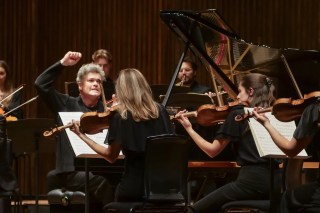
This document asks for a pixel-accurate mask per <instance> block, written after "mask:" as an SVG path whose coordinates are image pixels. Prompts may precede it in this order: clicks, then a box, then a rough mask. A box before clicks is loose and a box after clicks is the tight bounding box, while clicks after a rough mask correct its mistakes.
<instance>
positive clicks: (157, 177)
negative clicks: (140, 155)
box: [145, 135, 188, 202]
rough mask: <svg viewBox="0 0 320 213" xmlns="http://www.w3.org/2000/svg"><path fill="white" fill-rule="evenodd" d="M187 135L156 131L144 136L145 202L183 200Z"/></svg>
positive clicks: (185, 188)
mask: <svg viewBox="0 0 320 213" xmlns="http://www.w3.org/2000/svg"><path fill="white" fill-rule="evenodd" d="M187 149H188V144H187V138H186V137H185V136H181V135H157V136H152V137H148V138H147V143H146V159H145V196H146V197H145V198H146V201H147V202H185V201H186V194H187V170H188V157H187V155H188V150H187Z"/></svg>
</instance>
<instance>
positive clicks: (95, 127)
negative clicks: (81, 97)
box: [43, 105, 118, 137]
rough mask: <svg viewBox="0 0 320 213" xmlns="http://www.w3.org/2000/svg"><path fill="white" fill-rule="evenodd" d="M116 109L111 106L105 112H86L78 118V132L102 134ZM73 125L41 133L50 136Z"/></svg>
mask: <svg viewBox="0 0 320 213" xmlns="http://www.w3.org/2000/svg"><path fill="white" fill-rule="evenodd" d="M117 108H118V106H117V105H115V106H112V107H110V108H109V110H108V111H106V112H86V113H84V114H83V115H82V116H81V117H80V130H81V132H82V133H85V134H89V135H94V134H97V133H99V132H102V131H103V130H104V129H108V128H109V125H110V119H111V117H112V115H113V114H114V112H115V110H116V109H117ZM72 126H73V124H72V123H69V124H67V125H63V126H58V127H55V128H52V129H51V130H47V131H44V132H43V136H45V137H49V136H52V135H54V134H56V133H58V132H60V131H62V130H64V129H67V128H70V127H72Z"/></svg>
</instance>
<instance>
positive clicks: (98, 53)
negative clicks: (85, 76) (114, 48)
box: [92, 49, 112, 63]
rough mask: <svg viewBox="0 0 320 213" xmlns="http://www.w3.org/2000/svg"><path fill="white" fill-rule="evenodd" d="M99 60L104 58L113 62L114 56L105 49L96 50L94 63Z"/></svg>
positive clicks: (93, 55)
mask: <svg viewBox="0 0 320 213" xmlns="http://www.w3.org/2000/svg"><path fill="white" fill-rule="evenodd" d="M99 58H104V59H106V60H107V61H108V62H110V63H111V62H112V55H111V53H110V52H108V50H105V49H99V50H96V51H95V52H94V53H93V54H92V61H93V62H96V61H97V60H98V59H99Z"/></svg>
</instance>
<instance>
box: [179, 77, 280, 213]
mask: <svg viewBox="0 0 320 213" xmlns="http://www.w3.org/2000/svg"><path fill="white" fill-rule="evenodd" d="M238 89H239V94H238V96H237V99H238V100H239V101H240V102H241V103H242V104H243V105H246V106H249V107H254V106H261V107H269V106H270V105H272V103H273V102H274V100H275V97H274V96H275V87H274V85H273V84H272V82H271V80H270V79H269V78H268V77H267V76H265V75H262V74H257V73H251V74H247V75H244V76H243V77H242V78H241V79H240V81H239V85H238ZM243 112H244V109H243V106H236V107H233V108H232V109H231V111H230V113H229V115H228V116H227V118H226V120H225V122H224V123H223V125H222V126H221V127H220V129H219V130H218V131H217V132H216V136H215V139H214V140H213V142H210V141H207V140H205V139H203V138H202V137H201V136H200V135H199V134H198V133H197V132H196V131H194V130H193V128H192V125H191V123H190V122H189V120H188V118H186V117H184V116H183V113H184V112H183V111H181V112H179V113H178V121H179V122H180V123H181V124H182V125H183V127H184V128H185V129H186V131H187V132H188V134H189V135H190V137H191V138H192V139H193V141H194V142H195V143H196V144H197V145H198V146H199V147H200V148H201V149H202V150H203V152H205V153H206V154H207V155H208V156H210V157H211V158H214V157H216V156H217V155H219V154H220V153H221V152H222V150H224V149H225V148H226V147H227V145H228V144H231V145H232V146H233V148H234V151H235V153H234V154H235V156H236V162H237V164H238V165H240V166H241V169H240V171H239V175H238V177H237V179H236V180H235V181H233V182H230V183H227V184H226V185H224V186H221V187H220V188H218V189H215V190H214V191H212V192H211V193H210V194H208V195H206V196H204V197H203V198H202V199H200V200H199V201H197V202H195V203H194V205H193V207H194V209H195V210H196V212H219V210H220V208H221V206H222V205H223V204H225V203H227V202H229V201H234V200H255V199H268V198H269V189H270V187H269V184H270V167H269V161H268V159H266V158H261V157H260V156H259V153H258V150H257V147H256V146H255V142H254V139H253V136H252V133H251V131H250V128H249V125H248V121H243V122H238V123H237V122H236V121H235V116H236V115H238V114H241V113H243Z"/></svg>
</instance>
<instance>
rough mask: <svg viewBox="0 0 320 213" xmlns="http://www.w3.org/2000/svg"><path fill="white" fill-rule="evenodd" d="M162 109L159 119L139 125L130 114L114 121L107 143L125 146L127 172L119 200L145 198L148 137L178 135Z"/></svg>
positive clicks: (121, 184)
mask: <svg viewBox="0 0 320 213" xmlns="http://www.w3.org/2000/svg"><path fill="white" fill-rule="evenodd" d="M159 108H160V116H159V118H157V119H152V120H149V121H142V122H136V121H134V120H133V118H132V115H131V113H130V112H128V117H127V119H126V120H124V119H122V118H121V116H120V114H118V113H116V114H115V115H114V116H113V117H112V119H111V121H110V127H109V131H108V135H107V142H108V143H109V144H112V143H115V142H117V143H121V144H122V147H123V148H122V152H123V154H124V155H125V171H124V174H123V178H122V179H121V181H120V184H119V187H118V193H117V196H116V197H117V198H116V199H117V200H123V201H124V200H126V201H128V200H131V201H133V200H141V199H142V196H143V174H144V173H143V171H144V156H145V153H144V151H145V142H146V138H147V137H148V136H153V135H161V134H172V133H174V130H173V126H172V124H171V122H170V119H169V115H168V113H167V111H166V110H165V108H164V107H163V106H162V105H159ZM168 148H169V147H168Z"/></svg>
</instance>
